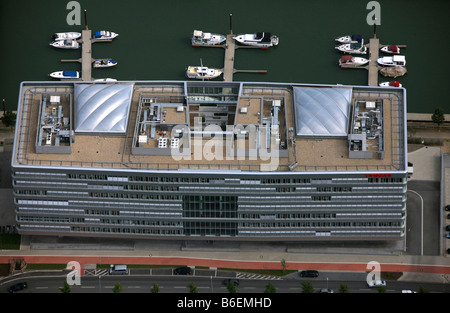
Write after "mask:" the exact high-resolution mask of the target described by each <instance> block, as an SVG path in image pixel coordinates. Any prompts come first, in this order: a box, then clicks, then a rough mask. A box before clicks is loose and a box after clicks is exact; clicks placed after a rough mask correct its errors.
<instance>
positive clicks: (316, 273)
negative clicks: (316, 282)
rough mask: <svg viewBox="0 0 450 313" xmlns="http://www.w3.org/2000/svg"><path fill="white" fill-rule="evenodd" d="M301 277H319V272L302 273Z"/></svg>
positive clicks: (308, 271) (307, 271)
mask: <svg viewBox="0 0 450 313" xmlns="http://www.w3.org/2000/svg"><path fill="white" fill-rule="evenodd" d="M300 277H319V272H318V271H315V270H306V271H301V272H300Z"/></svg>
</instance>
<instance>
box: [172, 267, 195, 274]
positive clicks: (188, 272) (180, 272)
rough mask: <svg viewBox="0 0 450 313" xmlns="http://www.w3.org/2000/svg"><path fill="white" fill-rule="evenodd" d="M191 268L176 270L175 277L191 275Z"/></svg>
mask: <svg viewBox="0 0 450 313" xmlns="http://www.w3.org/2000/svg"><path fill="white" fill-rule="evenodd" d="M191 271H192V270H191V268H190V267H189V266H183V267H178V268H176V269H175V270H174V271H173V273H174V274H175V275H191Z"/></svg>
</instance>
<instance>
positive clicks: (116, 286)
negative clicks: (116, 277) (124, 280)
mask: <svg viewBox="0 0 450 313" xmlns="http://www.w3.org/2000/svg"><path fill="white" fill-rule="evenodd" d="M112 291H113V292H114V293H121V292H122V285H121V284H120V283H114V288H113V289H112Z"/></svg>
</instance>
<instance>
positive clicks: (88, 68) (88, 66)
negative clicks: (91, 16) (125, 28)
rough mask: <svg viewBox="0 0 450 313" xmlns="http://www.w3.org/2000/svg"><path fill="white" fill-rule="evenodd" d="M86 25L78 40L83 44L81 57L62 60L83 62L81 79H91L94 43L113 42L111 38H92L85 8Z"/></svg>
mask: <svg viewBox="0 0 450 313" xmlns="http://www.w3.org/2000/svg"><path fill="white" fill-rule="evenodd" d="M84 16H85V27H86V29H84V30H82V31H81V39H79V40H77V41H78V42H79V43H80V44H81V58H80V59H75V60H61V62H79V63H81V76H80V79H79V80H82V81H91V80H93V77H92V63H94V62H95V59H93V58H92V44H93V43H95V42H111V40H96V39H93V38H92V31H91V30H90V29H89V28H88V25H87V13H86V10H84Z"/></svg>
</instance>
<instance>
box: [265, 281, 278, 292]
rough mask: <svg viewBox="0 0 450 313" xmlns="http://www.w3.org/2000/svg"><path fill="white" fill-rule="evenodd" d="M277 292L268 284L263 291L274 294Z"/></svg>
mask: <svg viewBox="0 0 450 313" xmlns="http://www.w3.org/2000/svg"><path fill="white" fill-rule="evenodd" d="M276 292H277V288H275V286H274V285H273V284H272V283H271V282H269V283H268V284H267V285H266V290H264V293H276Z"/></svg>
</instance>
